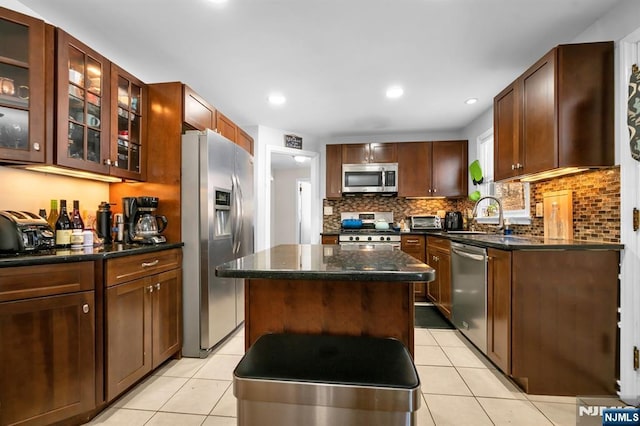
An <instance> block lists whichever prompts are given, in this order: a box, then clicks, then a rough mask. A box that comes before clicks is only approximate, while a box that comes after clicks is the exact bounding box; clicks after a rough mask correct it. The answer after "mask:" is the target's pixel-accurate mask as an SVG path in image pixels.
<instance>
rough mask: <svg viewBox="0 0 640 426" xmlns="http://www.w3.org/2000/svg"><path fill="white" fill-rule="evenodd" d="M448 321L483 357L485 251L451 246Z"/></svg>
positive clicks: (485, 327)
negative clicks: (450, 304) (450, 306)
mask: <svg viewBox="0 0 640 426" xmlns="http://www.w3.org/2000/svg"><path fill="white" fill-rule="evenodd" d="M451 290H452V300H451V302H452V308H451V320H452V322H453V324H454V325H455V326H456V328H458V330H460V331H461V332H462V333H463V334H464V335H465V336H467V338H469V340H471V342H473V344H474V345H476V346H477V347H478V349H480V350H481V351H482V352H483V353H485V354H486V353H487V250H486V249H485V248H482V247H476V246H471V245H467V244H460V243H455V242H451Z"/></svg>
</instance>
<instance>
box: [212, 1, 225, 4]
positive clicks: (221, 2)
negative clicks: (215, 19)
mask: <svg viewBox="0 0 640 426" xmlns="http://www.w3.org/2000/svg"><path fill="white" fill-rule="evenodd" d="M226 2H227V0H209V3H213V4H223V3H226Z"/></svg>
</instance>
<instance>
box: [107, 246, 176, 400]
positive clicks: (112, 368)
mask: <svg viewBox="0 0 640 426" xmlns="http://www.w3.org/2000/svg"><path fill="white" fill-rule="evenodd" d="M140 256H143V255H140ZM147 257H149V256H148V255H147ZM151 257H153V256H151ZM158 257H159V258H162V256H158ZM165 257H166V256H165ZM123 259H125V258H123ZM145 260H149V259H145V258H140V259H139V262H131V261H130V260H128V261H127V262H128V263H127V265H128V267H130V268H135V267H136V266H135V265H137V264H139V265H150V264H153V267H162V262H156V263H154V262H155V261H153V260H151V261H145ZM107 265H108V266H107V270H108V269H109V268H118V267H120V268H122V267H123V266H124V263H120V264H117V263H116V264H109V263H107ZM124 272H125V271H122V273H124ZM107 275H109V273H108V272H107ZM132 275H135V274H132ZM108 284H109V283H107V285H108ZM105 303H106V307H105V315H106V321H105V327H106V331H105V336H106V362H105V368H106V371H105V377H106V399H107V402H108V401H112V400H113V399H114V398H116V397H117V396H118V395H120V394H121V393H122V392H124V391H126V390H127V389H128V388H129V387H131V386H132V385H134V384H135V383H136V382H137V381H138V380H140V379H141V378H142V377H144V376H145V375H147V374H148V373H149V372H151V371H152V370H154V369H155V368H157V367H158V366H159V365H160V364H162V363H163V362H164V361H166V360H167V359H168V358H170V357H171V356H173V355H175V354H176V353H179V351H180V349H181V347H182V269H181V268H177V269H171V270H169V271H166V272H160V273H156V274H151V275H148V276H144V277H141V278H136V279H133V280H131V281H128V282H125V283H122V284H117V285H112V286H108V287H107V289H106V292H105Z"/></svg>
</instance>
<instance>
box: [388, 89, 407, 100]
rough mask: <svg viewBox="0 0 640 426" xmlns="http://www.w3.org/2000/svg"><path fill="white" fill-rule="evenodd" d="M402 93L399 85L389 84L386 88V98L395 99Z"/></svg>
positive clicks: (402, 90)
mask: <svg viewBox="0 0 640 426" xmlns="http://www.w3.org/2000/svg"><path fill="white" fill-rule="evenodd" d="M403 94H404V89H402V87H400V86H391V87H389V88H388V89H387V98H389V99H396V98H399V97H400V96H402V95H403Z"/></svg>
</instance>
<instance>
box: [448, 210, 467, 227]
mask: <svg viewBox="0 0 640 426" xmlns="http://www.w3.org/2000/svg"><path fill="white" fill-rule="evenodd" d="M463 225H464V224H463V221H462V213H461V212H458V211H455V212H447V213H446V214H445V215H444V229H445V231H462V229H463Z"/></svg>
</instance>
